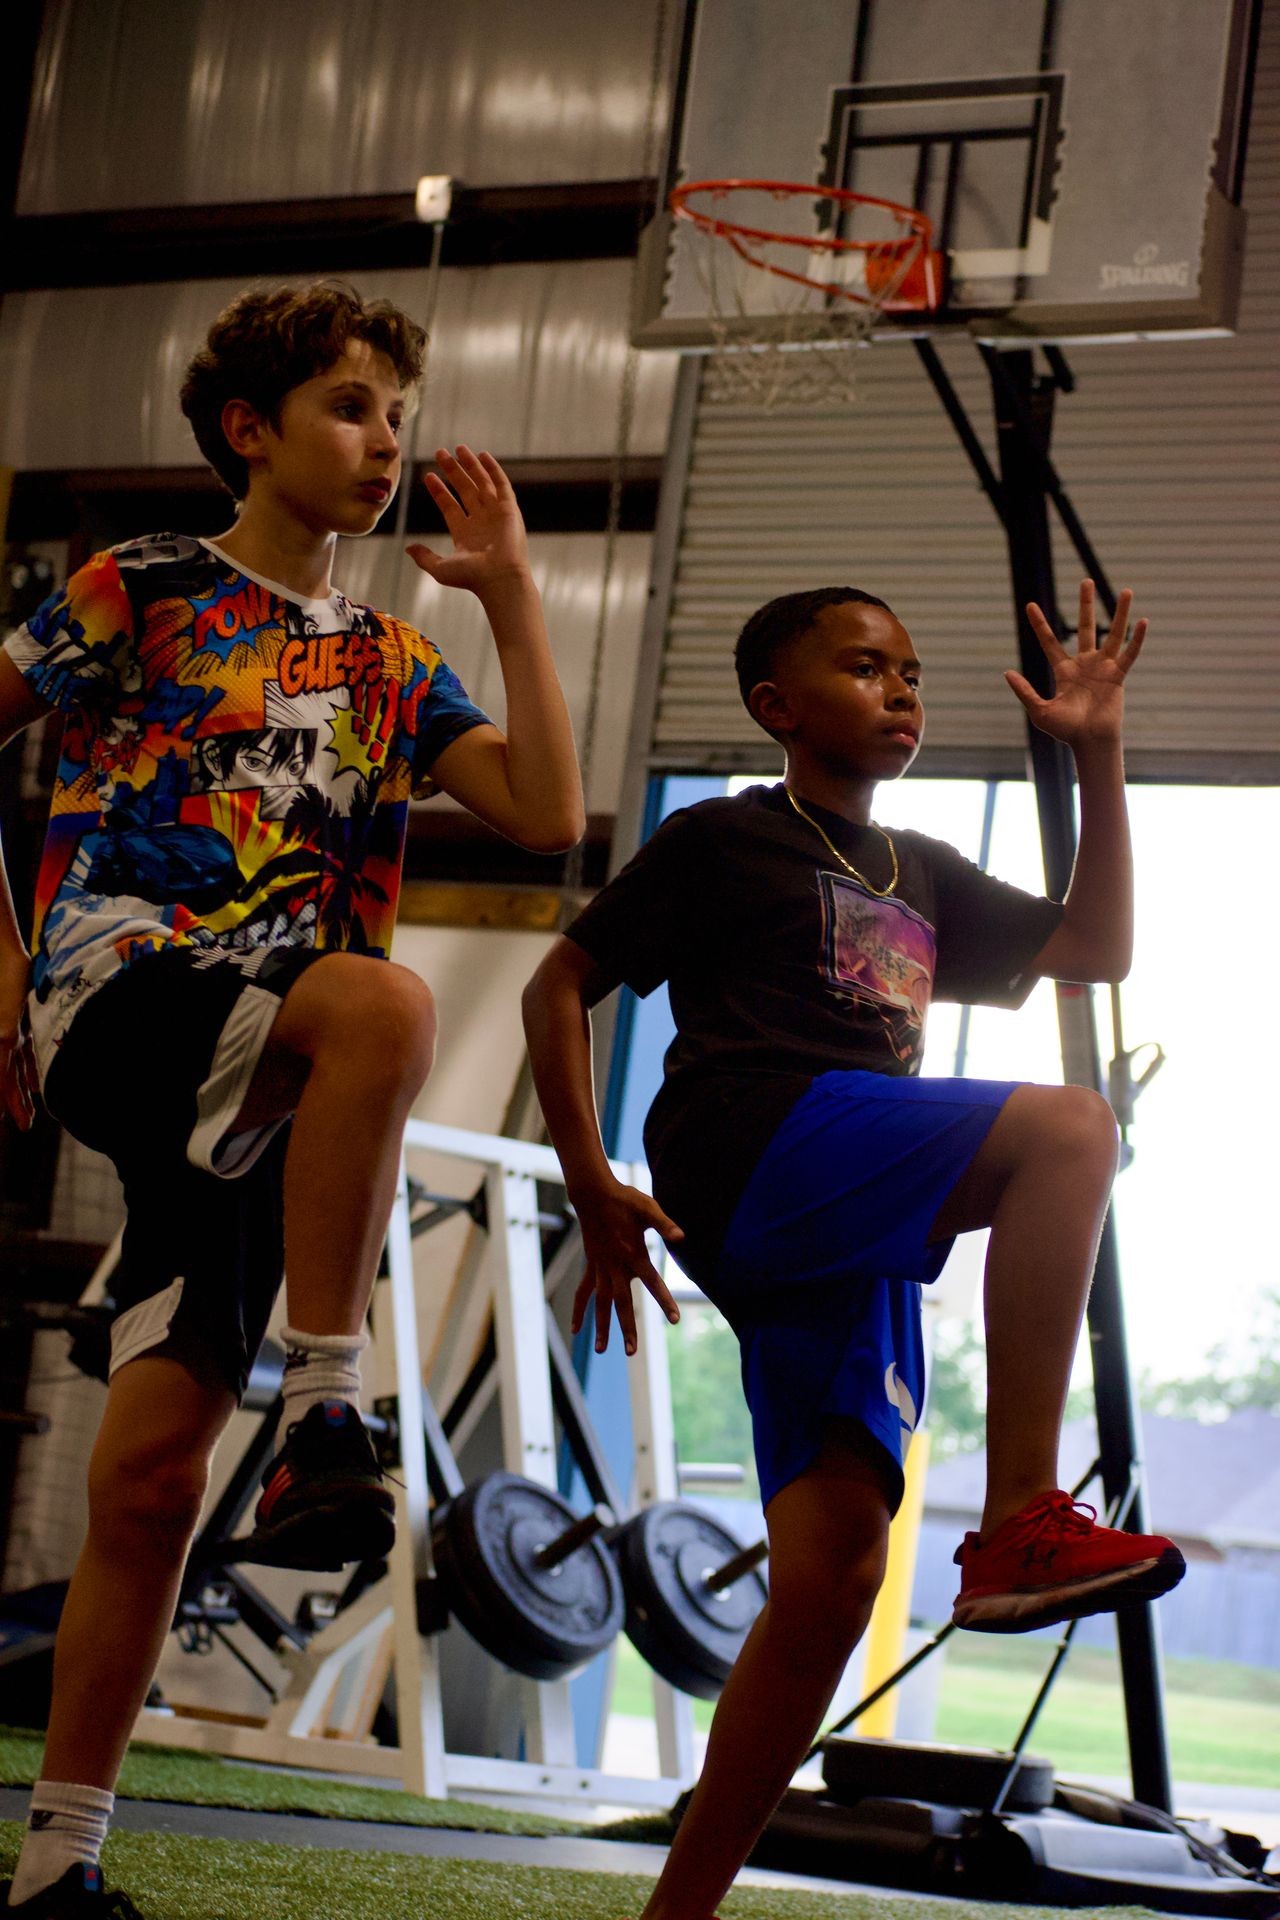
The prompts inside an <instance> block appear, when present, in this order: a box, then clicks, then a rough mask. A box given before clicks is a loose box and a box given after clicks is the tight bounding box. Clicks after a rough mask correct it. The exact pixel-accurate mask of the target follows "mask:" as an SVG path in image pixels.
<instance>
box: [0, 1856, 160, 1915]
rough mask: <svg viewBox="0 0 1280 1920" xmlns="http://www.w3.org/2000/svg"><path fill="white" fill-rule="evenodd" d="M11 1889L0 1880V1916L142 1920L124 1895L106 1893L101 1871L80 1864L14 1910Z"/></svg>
mask: <svg viewBox="0 0 1280 1920" xmlns="http://www.w3.org/2000/svg"><path fill="white" fill-rule="evenodd" d="M12 1886H13V1882H12V1880H0V1914H5V1913H7V1914H10V1915H20V1916H21V1920H142V1915H141V1914H140V1913H139V1912H138V1909H137V1908H136V1907H135V1906H134V1904H133V1902H132V1900H130V1898H129V1896H128V1894H126V1893H108V1892H107V1890H106V1888H105V1887H104V1886H103V1884H102V1869H101V1867H90V1866H86V1865H85V1864H84V1862H83V1861H79V1860H78V1861H77V1862H76V1864H75V1866H74V1867H68V1868H67V1870H66V1872H65V1873H64V1874H63V1876H62V1878H61V1879H60V1880H55V1881H54V1883H53V1885H52V1886H51V1887H46V1888H45V1889H44V1891H43V1892H42V1893H36V1894H33V1895H32V1896H31V1898H30V1900H23V1901H21V1902H20V1903H19V1904H18V1905H17V1906H16V1907H15V1906H14V1905H13V1903H12V1901H11V1900H10V1898H9V1893H10V1889H11V1888H12Z"/></svg>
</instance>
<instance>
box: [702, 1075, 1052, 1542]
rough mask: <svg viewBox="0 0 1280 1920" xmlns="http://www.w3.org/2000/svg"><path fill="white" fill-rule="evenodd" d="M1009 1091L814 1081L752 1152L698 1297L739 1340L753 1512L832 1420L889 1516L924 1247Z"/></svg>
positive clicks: (806, 1456)
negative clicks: (756, 1492)
mask: <svg viewBox="0 0 1280 1920" xmlns="http://www.w3.org/2000/svg"><path fill="white" fill-rule="evenodd" d="M1018 1084H1019V1083H1018V1082H1013V1081H1002V1080H933V1079H929V1080H921V1079H916V1078H894V1077H891V1076H889V1075H887V1074H880V1073H824V1074H821V1075H820V1076H819V1077H818V1078H817V1079H816V1080H815V1081H814V1082H813V1085H812V1086H811V1087H810V1088H809V1090H808V1092H807V1093H805V1094H802V1095H801V1097H800V1099H799V1100H798V1101H797V1102H796V1104H795V1106H794V1107H792V1109H791V1111H790V1112H789V1113H788V1115H787V1117H786V1119H785V1120H784V1121H783V1122H782V1125H781V1126H780V1127H779V1128H778V1130H777V1132H776V1133H775V1134H774V1136H773V1138H772V1139H771V1140H770V1142H769V1145H768V1146H767V1147H766V1148H765V1151H764V1153H763V1155H762V1156H761V1158H760V1160H759V1161H758V1162H757V1164H756V1167H755V1169H754V1171H753V1173H752V1175H751V1178H750V1180H749V1181H748V1183H747V1186H746V1189H745V1191H744V1192H743V1194H742V1197H741V1199H740V1200H739V1202H738V1206H737V1208H736V1210H735V1212H734V1215H733V1218H732V1220H731V1221H730V1224H729V1230H728V1233H727V1235H726V1237H725V1243H724V1247H723V1250H722V1253H721V1257H720V1262H719V1265H718V1268H717V1271H716V1275H715V1279H714V1282H713V1286H712V1287H711V1288H709V1289H708V1292H709V1294H710V1296H711V1298H712V1299H713V1300H714V1302H715V1304H716V1305H717V1306H718V1307H720V1309H721V1311H722V1312H723V1313H724V1314H725V1316H726V1318H727V1319H728V1320H729V1321H730V1323H731V1324H732V1325H733V1327H734V1330H735V1331H736V1333H737V1334H738V1337H739V1340H740V1342H741V1346H742V1381H743V1387H744V1389H745V1392H746V1396H747V1403H748V1405H749V1407H750V1409H751V1422H752V1433H753V1440H754V1447H755V1456H756V1466H757V1470H758V1472H759V1477H760V1495H761V1499H762V1501H763V1502H764V1504H765V1505H766V1506H767V1505H768V1503H769V1501H770V1500H771V1499H772V1498H773V1496H774V1494H775V1493H778V1492H779V1491H780V1490H781V1489H782V1488H783V1487H785V1486H786V1485H787V1484H788V1483H789V1482H790V1481H792V1480H794V1479H795V1478H796V1476H797V1475H798V1474H800V1473H803V1472H804V1470H805V1468H806V1467H808V1466H809V1465H811V1463H812V1461H813V1459H814V1457H815V1455H816V1454H817V1452H818V1449H819V1447H820V1446H821V1444H822V1441H823V1437H824V1431H825V1427H826V1423H827V1422H828V1421H829V1420H830V1419H832V1418H837V1417H843V1418H846V1419H851V1420H853V1421H855V1422H857V1423H859V1424H860V1425H861V1427H863V1428H864V1429H865V1430H866V1432H867V1433H868V1434H869V1435H870V1436H871V1439H872V1441H873V1442H874V1443H875V1446H874V1448H873V1449H872V1457H873V1458H874V1459H875V1461H876V1464H877V1465H878V1466H881V1467H883V1469H884V1478H885V1484H886V1491H887V1494H888V1496H889V1499H890V1505H891V1508H892V1509H893V1510H896V1508H897V1506H898V1504H899V1502H900V1501H901V1498H902V1461H903V1459H904V1458H905V1455H906V1449H907V1445H908V1443H909V1441H910V1439H911V1435H912V1433H913V1432H914V1430H915V1427H916V1424H917V1422H918V1420H919V1418H920V1414H921V1411H922V1409H923V1405H924V1393H925V1369H924V1347H923V1341H922V1338H921V1292H920V1290H921V1287H922V1286H926V1285H928V1283H929V1282H930V1281H931V1280H936V1279H937V1277H938V1275H939V1273H940V1272H941V1271H942V1268H943V1266H944V1265H945V1263H946V1260H947V1256H948V1254H949V1253H950V1252H951V1248H952V1245H953V1241H952V1240H950V1239H946V1240H934V1241H931V1240H930V1234H931V1233H932V1231H933V1225H934V1222H935V1220H936V1219H937V1217H938V1212H939V1209H940V1208H941V1206H942V1203H943V1201H944V1200H945V1199H946V1198H947V1196H948V1195H949V1194H950V1193H951V1191H952V1189H953V1188H954V1187H955V1186H956V1184H957V1182H958V1181H959V1179H960V1178H961V1176H962V1175H963V1174H964V1173H965V1171H966V1170H967V1168H968V1167H969V1165H970V1163H971V1161H972V1160H973V1157H974V1155H975V1154H976V1153H977V1151H978V1149H979V1147H980V1146H981V1145H982V1143H983V1141H984V1140H985V1139H986V1137H987V1133H988V1132H989V1130H990V1128H991V1125H992V1122H993V1121H994V1120H995V1118H996V1116H997V1114H998V1113H999V1112H1000V1109H1001V1108H1002V1107H1003V1105H1004V1103H1005V1101H1006V1100H1007V1099H1008V1098H1009V1095H1010V1094H1011V1093H1013V1092H1014V1091H1015V1088H1016V1086H1017V1085H1018Z"/></svg>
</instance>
